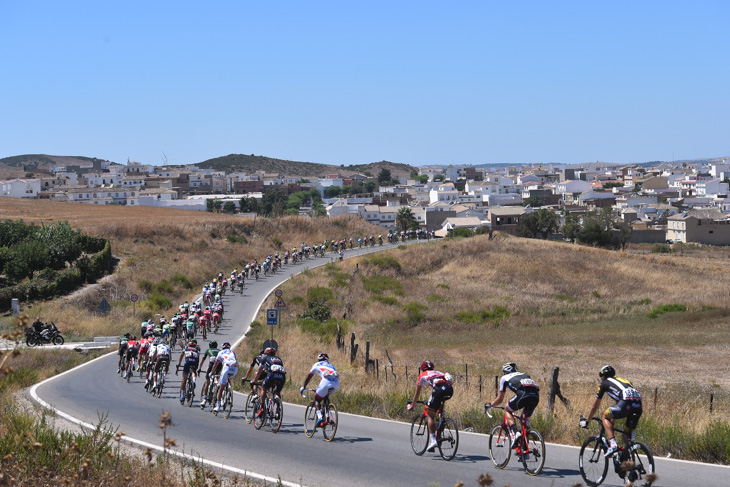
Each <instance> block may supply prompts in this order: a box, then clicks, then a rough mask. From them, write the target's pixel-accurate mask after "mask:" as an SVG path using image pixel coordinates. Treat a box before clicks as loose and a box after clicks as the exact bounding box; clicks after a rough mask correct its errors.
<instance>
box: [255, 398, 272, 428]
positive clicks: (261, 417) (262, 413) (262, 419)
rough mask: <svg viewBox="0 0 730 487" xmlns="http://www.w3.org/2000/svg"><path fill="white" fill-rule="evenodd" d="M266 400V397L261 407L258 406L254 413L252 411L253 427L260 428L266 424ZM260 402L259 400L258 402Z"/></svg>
mask: <svg viewBox="0 0 730 487" xmlns="http://www.w3.org/2000/svg"><path fill="white" fill-rule="evenodd" d="M268 402H269V400H268V399H266V400H265V401H264V404H263V407H258V408H257V409H256V410H255V411H254V413H253V427H254V428H256V429H257V430H260V429H261V427H262V426H263V425H265V424H266V415H267V412H268V407H267V406H268ZM259 404H260V402H259Z"/></svg>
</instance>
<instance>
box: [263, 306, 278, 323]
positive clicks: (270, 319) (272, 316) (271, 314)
mask: <svg viewBox="0 0 730 487" xmlns="http://www.w3.org/2000/svg"><path fill="white" fill-rule="evenodd" d="M278 321H279V310H278V309H267V310H266V324H267V325H269V326H276V324H277V322H278Z"/></svg>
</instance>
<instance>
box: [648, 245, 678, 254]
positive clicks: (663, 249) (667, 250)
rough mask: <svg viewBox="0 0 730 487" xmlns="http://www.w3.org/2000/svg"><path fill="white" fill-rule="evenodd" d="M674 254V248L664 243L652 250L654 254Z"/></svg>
mask: <svg viewBox="0 0 730 487" xmlns="http://www.w3.org/2000/svg"><path fill="white" fill-rule="evenodd" d="M672 252H673V250H672V247H671V246H669V245H667V244H663V243H658V244H654V247H652V249H651V253H652V254H671V253H672Z"/></svg>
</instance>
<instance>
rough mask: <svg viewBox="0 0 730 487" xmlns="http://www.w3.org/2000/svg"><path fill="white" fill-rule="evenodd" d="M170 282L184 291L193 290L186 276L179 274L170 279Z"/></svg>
mask: <svg viewBox="0 0 730 487" xmlns="http://www.w3.org/2000/svg"><path fill="white" fill-rule="evenodd" d="M170 282H171V283H173V284H174V285H176V286H180V287H181V288H184V289H192V288H193V283H192V281H190V279H188V276H186V275H185V274H180V273H179V272H178V273H177V274H175V275H174V276H172V277H171V278H170Z"/></svg>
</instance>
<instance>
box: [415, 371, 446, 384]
mask: <svg viewBox="0 0 730 487" xmlns="http://www.w3.org/2000/svg"><path fill="white" fill-rule="evenodd" d="M423 384H428V385H429V386H431V387H435V386H440V385H443V384H448V385H451V384H452V381H449V380H446V374H444V373H443V372H439V371H438V370H424V371H423V372H421V373H420V374H419V376H418V379H417V380H416V386H422V385H423Z"/></svg>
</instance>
